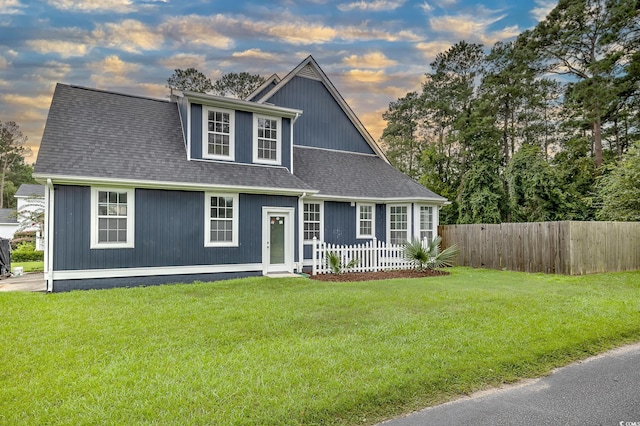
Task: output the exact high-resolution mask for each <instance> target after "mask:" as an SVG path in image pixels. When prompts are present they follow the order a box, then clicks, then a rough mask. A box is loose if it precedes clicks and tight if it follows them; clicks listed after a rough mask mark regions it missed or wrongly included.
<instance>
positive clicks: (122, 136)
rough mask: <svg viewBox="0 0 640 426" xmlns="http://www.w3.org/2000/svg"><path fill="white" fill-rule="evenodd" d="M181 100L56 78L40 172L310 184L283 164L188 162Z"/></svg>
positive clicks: (269, 185)
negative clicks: (78, 84)
mask: <svg viewBox="0 0 640 426" xmlns="http://www.w3.org/2000/svg"><path fill="white" fill-rule="evenodd" d="M181 129H182V127H181V124H180V118H179V114H178V109H177V106H176V104H175V103H173V102H169V101H165V100H156V99H149V98H143V97H137V96H130V95H125V94H119V93H112V92H105V91H100V90H94V89H88V88H82V87H76V86H69V85H65V84H58V85H57V86H56V90H55V93H54V95H53V100H52V103H51V108H50V110H49V116H48V118H47V123H46V126H45V131H44V134H43V136H42V142H41V145H40V150H39V152H38V160H37V162H36V166H35V170H34V173H36V174H38V175H42V176H50V175H63V176H74V177H90V178H105V179H110V178H112V179H126V180H134V181H135V180H144V181H159V182H176V183H181V184H205V185H212V186H215V185H223V186H226V185H231V186H240V187H256V188H277V189H295V190H311V189H312V187H311V186H310V185H308V184H306V183H304V182H303V181H301V180H300V179H298V178H297V177H295V176H294V175H292V174H291V173H289V171H288V170H286V169H284V168H280V167H257V166H251V165H243V164H237V163H222V162H205V161H188V160H187V156H186V152H185V145H184V139H183V136H182V130H181Z"/></svg>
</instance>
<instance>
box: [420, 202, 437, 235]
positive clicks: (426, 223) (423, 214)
mask: <svg viewBox="0 0 640 426" xmlns="http://www.w3.org/2000/svg"><path fill="white" fill-rule="evenodd" d="M416 209H417V214H416V216H417V220H418V226H419V228H418V229H417V232H416V234H417V235H418V236H419V237H420V241H422V240H424V239H425V238H426V239H427V241H432V240H433V236H434V235H435V232H434V231H435V230H434V223H435V221H434V216H433V206H416Z"/></svg>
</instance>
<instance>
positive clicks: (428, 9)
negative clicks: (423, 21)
mask: <svg viewBox="0 0 640 426" xmlns="http://www.w3.org/2000/svg"><path fill="white" fill-rule="evenodd" d="M420 8H421V9H422V10H423V11H425V12H426V13H429V12H431V11H433V6H431V5H430V4H429V3H427V2H426V1H425V2H424V3H422V4H421V5H420Z"/></svg>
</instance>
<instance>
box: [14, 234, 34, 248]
mask: <svg viewBox="0 0 640 426" xmlns="http://www.w3.org/2000/svg"><path fill="white" fill-rule="evenodd" d="M23 243H31V244H34V247H35V243H36V231H18V232H16V233H14V234H13V239H12V240H11V249H12V250H16V249H17V248H18V246H19V245H20V244H23Z"/></svg>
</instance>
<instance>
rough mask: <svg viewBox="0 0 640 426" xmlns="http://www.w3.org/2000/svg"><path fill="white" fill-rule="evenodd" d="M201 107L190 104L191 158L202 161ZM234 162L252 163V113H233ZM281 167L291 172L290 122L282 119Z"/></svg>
mask: <svg viewBox="0 0 640 426" xmlns="http://www.w3.org/2000/svg"><path fill="white" fill-rule="evenodd" d="M202 118H203V117H202V105H200V104H191V158H199V159H202V157H203V153H202ZM234 120H235V132H234V133H235V139H234V143H235V160H234V161H235V162H236V163H245V164H252V163H253V113H251V112H246V111H238V110H236V111H235V118H234ZM280 131H281V147H282V153H281V160H282V161H281V166H283V167H286V168H287V169H289V170H291V120H290V119H288V118H282V129H280Z"/></svg>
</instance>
